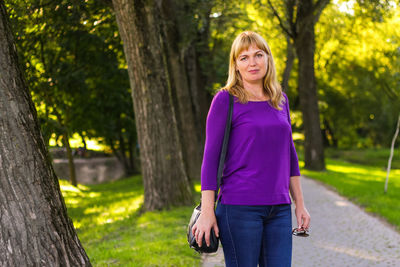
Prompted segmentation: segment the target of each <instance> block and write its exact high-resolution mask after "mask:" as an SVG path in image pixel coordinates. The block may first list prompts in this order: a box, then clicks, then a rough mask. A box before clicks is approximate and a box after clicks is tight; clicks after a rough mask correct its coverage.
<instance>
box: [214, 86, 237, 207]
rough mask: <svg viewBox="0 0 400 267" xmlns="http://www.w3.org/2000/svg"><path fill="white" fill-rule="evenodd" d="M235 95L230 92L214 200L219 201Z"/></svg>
mask: <svg viewBox="0 0 400 267" xmlns="http://www.w3.org/2000/svg"><path fill="white" fill-rule="evenodd" d="M232 110H233V95H231V94H229V112H228V118H227V119H226V124H225V133H224V141H223V143H222V150H221V155H220V158H219V166H218V174H217V190H215V198H214V201H217V197H218V191H219V186H220V185H221V178H222V171H223V169H224V163H225V156H226V150H227V148H228V141H229V134H230V131H231V124H232Z"/></svg>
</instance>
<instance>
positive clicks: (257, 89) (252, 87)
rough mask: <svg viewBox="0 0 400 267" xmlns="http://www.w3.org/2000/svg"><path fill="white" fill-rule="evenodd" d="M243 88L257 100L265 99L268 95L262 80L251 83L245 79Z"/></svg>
mask: <svg viewBox="0 0 400 267" xmlns="http://www.w3.org/2000/svg"><path fill="white" fill-rule="evenodd" d="M243 88H244V89H245V90H246V91H247V92H248V93H249V94H250V95H251V96H252V97H254V98H256V99H257V100H262V99H265V98H266V96H265V94H264V90H263V86H262V83H261V82H257V83H249V82H245V81H243Z"/></svg>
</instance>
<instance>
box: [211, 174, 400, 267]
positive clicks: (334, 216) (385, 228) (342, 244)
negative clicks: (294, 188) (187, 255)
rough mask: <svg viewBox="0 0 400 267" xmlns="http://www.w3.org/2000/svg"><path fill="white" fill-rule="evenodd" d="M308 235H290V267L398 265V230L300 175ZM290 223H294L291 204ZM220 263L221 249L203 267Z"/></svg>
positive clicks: (399, 258) (221, 260) (221, 263)
mask: <svg viewBox="0 0 400 267" xmlns="http://www.w3.org/2000/svg"><path fill="white" fill-rule="evenodd" d="M302 188H303V194H304V199H305V203H306V207H307V209H308V211H309V212H310V215H311V226H310V236H309V237H307V238H302V237H296V236H293V260H292V263H293V264H292V266H293V267H311V266H338V267H345V266H352V267H353V266H360V267H368V266H374V267H375V266H393V267H395V266H400V234H399V233H398V232H396V231H395V230H394V227H392V226H390V225H388V224H387V223H385V222H383V221H382V220H380V219H378V218H376V217H374V216H371V215H370V214H368V213H366V212H365V211H363V210H362V209H361V208H359V207H358V206H356V205H354V204H353V203H351V202H350V201H348V200H346V199H345V198H343V197H341V196H339V195H338V194H337V193H335V192H333V191H331V190H329V189H327V188H326V187H325V186H323V185H321V184H320V183H318V182H316V181H314V180H312V179H309V178H305V177H304V176H302ZM292 221H293V226H294V227H295V226H297V223H296V216H295V215H294V205H292ZM217 266H218V267H220V266H224V256H223V252H222V249H221V250H220V251H219V252H217V253H215V254H210V255H204V256H203V267H217Z"/></svg>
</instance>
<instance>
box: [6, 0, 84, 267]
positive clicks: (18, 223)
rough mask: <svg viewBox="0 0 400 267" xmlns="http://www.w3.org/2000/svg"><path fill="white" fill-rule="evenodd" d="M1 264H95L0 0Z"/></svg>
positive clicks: (17, 266) (17, 265)
mask: <svg viewBox="0 0 400 267" xmlns="http://www.w3.org/2000/svg"><path fill="white" fill-rule="evenodd" d="M0 43H1V46H0V214H1V216H0V225H1V228H0V244H1V245H0V255H1V257H0V266H11V267H12V266H16V267H19V266H91V264H90V261H89V258H88V256H87V255H86V253H85V251H84V249H83V247H82V245H81V243H80V241H79V239H78V236H77V234H76V231H75V229H74V226H73V224H72V221H71V219H70V218H69V217H68V214H67V209H66V206H65V203H64V199H63V197H62V195H61V192H60V185H59V183H58V179H57V177H56V175H55V173H54V170H53V168H52V164H51V160H50V157H49V155H48V151H47V149H46V146H45V143H44V140H43V137H42V134H41V133H40V128H39V124H38V120H37V113H36V110H35V107H34V104H33V102H32V99H31V96H30V93H29V91H28V88H27V86H26V82H25V80H24V78H23V73H22V71H21V68H20V67H19V65H18V59H17V52H16V50H15V44H14V41H13V36H12V33H11V29H10V24H9V21H8V17H7V13H6V9H5V6H4V2H3V1H0Z"/></svg>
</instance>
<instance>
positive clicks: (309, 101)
mask: <svg viewBox="0 0 400 267" xmlns="http://www.w3.org/2000/svg"><path fill="white" fill-rule="evenodd" d="M328 3H329V0H317V1H316V2H315V3H314V4H313V0H302V1H296V0H285V2H284V4H285V12H286V14H285V17H286V20H283V19H282V18H281V16H280V15H279V14H278V11H277V9H275V7H274V5H273V4H272V3H271V1H270V0H268V4H269V6H270V8H271V10H272V13H273V14H274V15H275V16H276V17H277V19H278V21H279V26H280V27H281V28H282V30H283V32H284V33H285V35H286V38H290V39H291V40H293V44H294V47H295V51H296V55H297V57H298V59H299V78H298V87H299V99H300V109H301V111H302V114H303V126H304V136H305V140H304V154H305V156H304V158H305V159H304V161H305V166H304V167H305V168H306V169H310V170H324V169H325V159H324V146H323V142H322V133H321V126H320V119H319V109H318V98H317V89H316V88H317V85H316V80H315V73H314V52H315V33H314V27H315V24H316V23H317V21H318V19H319V17H320V15H321V13H322V11H323V9H324V8H325V7H326V5H327V4H328ZM288 43H290V42H288ZM288 48H289V46H288ZM288 62H289V64H291V62H290V61H289V58H288ZM286 69H288V66H287V67H286ZM286 69H285V71H286ZM285 75H286V74H285ZM285 83H286V81H285V79H284V84H283V86H287V84H285Z"/></svg>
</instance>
